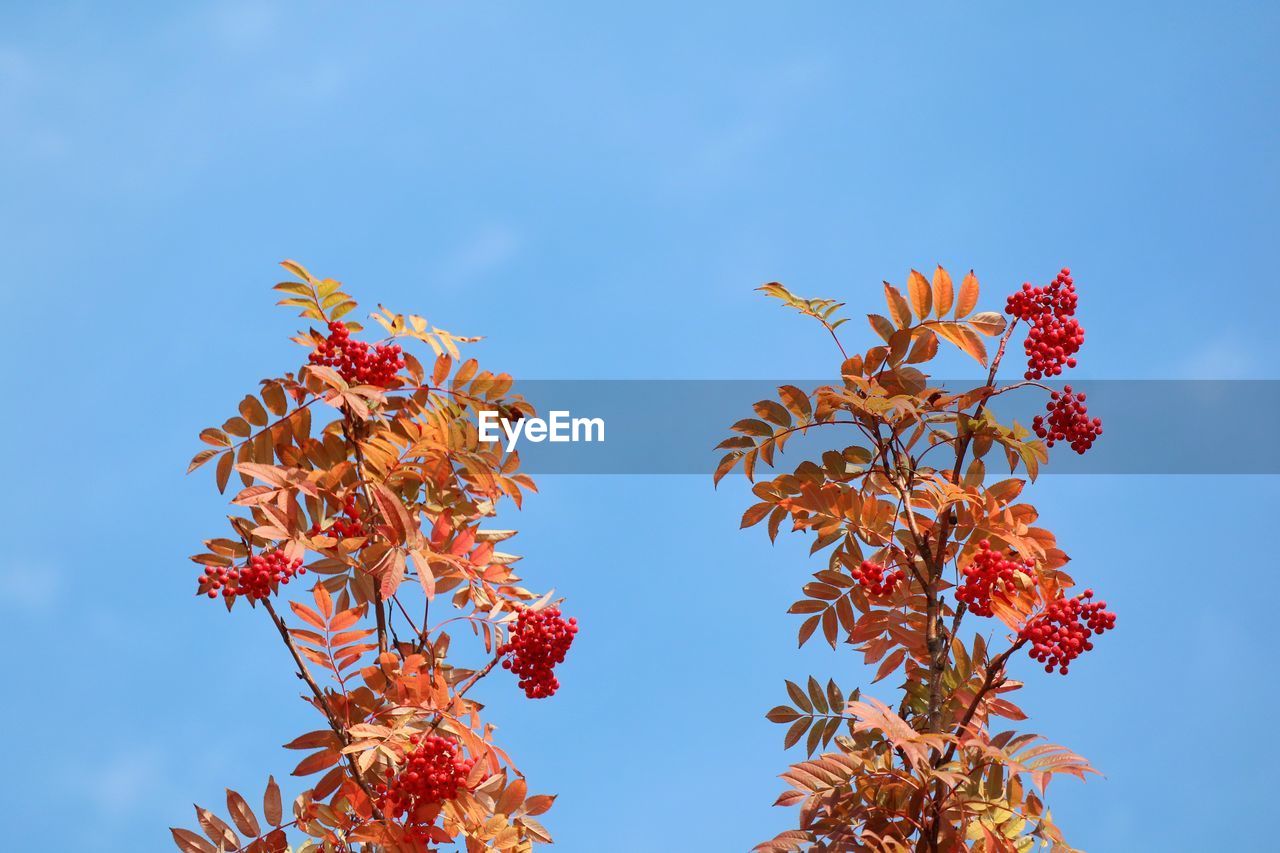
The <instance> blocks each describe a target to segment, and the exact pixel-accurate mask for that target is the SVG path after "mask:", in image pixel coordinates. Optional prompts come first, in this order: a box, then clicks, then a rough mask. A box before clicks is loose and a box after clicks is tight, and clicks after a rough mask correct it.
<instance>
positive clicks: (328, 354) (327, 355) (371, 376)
mask: <svg viewBox="0 0 1280 853" xmlns="http://www.w3.org/2000/svg"><path fill="white" fill-rule="evenodd" d="M311 363H312V364H319V365H323V366H325V367H332V368H333V369H334V370H336V371H338V373H339V374H340V375H341V376H342V378H343V379H345V380H347V381H348V382H350V383H351V384H352V385H378V386H380V387H382V388H387V387H390V386H391V385H392V384H393V383H394V382H395V380H396V374H397V373H398V372H399V370H400V368H402V367H404V358H403V357H402V356H401V355H400V347H399V345H392V346H385V345H383V344H378V345H377V346H374V347H370V346H369V345H368V344H366V343H364V342H363V341H353V340H351V332H350V331H348V330H347V324H346V323H343V322H342V321H341V320H334V321H333V322H332V323H330V324H329V337H328V338H326V339H324V340H322V341H321V342H320V343H318V344H317V345H316V348H315V351H314V352H312V353H311Z"/></svg>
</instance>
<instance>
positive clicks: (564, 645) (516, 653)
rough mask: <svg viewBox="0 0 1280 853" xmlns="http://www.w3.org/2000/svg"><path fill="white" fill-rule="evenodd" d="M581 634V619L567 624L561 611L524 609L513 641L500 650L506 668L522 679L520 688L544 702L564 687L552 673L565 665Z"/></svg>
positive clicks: (570, 620)
mask: <svg viewBox="0 0 1280 853" xmlns="http://www.w3.org/2000/svg"><path fill="white" fill-rule="evenodd" d="M577 633H578V620H577V619H574V618H570V619H569V620H568V621H567V622H566V621H565V620H564V619H562V618H561V616H560V608H558V607H548V608H547V609H545V610H521V611H520V615H519V616H517V617H516V624H515V627H514V628H513V629H512V630H511V641H510V642H509V643H506V644H504V645H503V646H502V647H501V648H500V649H498V654H500V655H508V657H504V658H503V659H502V668H503V669H509V670H511V671H512V672H514V673H515V674H516V676H518V677H519V679H520V689H521V690H523V691H524V695H525V696H528V697H529V698H530V699H544V698H546V697H548V696H551V695H552V694H554V693H555V692H556V690H558V689H559V687H560V682H559V681H557V680H556V676H555V673H554V672H553V671H552V670H553V669H554V668H555V665H556V664H558V663H563V662H564V656H565V654H567V653H568V651H569V646H570V645H572V644H573V636H574V634H577Z"/></svg>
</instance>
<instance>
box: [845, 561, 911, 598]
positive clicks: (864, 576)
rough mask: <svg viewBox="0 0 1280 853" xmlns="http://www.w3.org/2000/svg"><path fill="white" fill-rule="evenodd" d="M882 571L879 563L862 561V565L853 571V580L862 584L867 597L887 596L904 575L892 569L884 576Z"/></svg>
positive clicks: (898, 570)
mask: <svg viewBox="0 0 1280 853" xmlns="http://www.w3.org/2000/svg"><path fill="white" fill-rule="evenodd" d="M884 570H885V567H884V566H882V565H880V564H879V563H873V562H871V561H870V560H863V561H862V564H861V565H860V566H858V567H857V568H856V569H854V570H853V572H852V574H853V579H854V580H856V581H857V582H858V583H860V584H862V588H863V589H865V590H866V591H867V595H888V594H889V593H891V592H893V591H894V590H895V589H896V588H897V587H898V584H899V583H900V582H901V581H902V579H903V578H905V577H906V574H905V573H904V572H903V571H902V569H894V570H893V571H891V572H889V573H888V574H885V571H884Z"/></svg>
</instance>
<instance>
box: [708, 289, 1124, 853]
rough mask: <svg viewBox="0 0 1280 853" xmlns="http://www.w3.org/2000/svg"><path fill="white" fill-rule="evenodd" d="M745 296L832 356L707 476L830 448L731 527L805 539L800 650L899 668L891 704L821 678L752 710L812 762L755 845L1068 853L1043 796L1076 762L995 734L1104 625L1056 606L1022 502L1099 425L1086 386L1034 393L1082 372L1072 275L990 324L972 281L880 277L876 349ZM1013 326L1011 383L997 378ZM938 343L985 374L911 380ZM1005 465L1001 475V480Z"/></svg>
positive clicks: (784, 296) (1090, 598)
mask: <svg viewBox="0 0 1280 853" xmlns="http://www.w3.org/2000/svg"><path fill="white" fill-rule="evenodd" d="M761 289H762V290H763V291H764V292H765V293H766V294H768V295H770V296H773V297H775V298H778V299H780V300H781V301H782V302H783V303H785V304H786V305H787V306H789V307H791V308H793V309H796V310H798V311H800V312H801V313H803V314H805V315H807V316H809V317H812V318H814V319H816V320H817V321H818V322H819V323H820V324H821V325H822V326H823V327H824V328H825V330H826V333H828V334H829V335H830V336H831V338H832V339H833V340H834V341H835V344H836V346H837V347H838V348H839V349H840V353H841V356H842V359H843V361H842V364H841V367H840V379H839V381H838V382H836V383H833V384H830V385H824V386H821V387H818V388H815V389H813V390H811V391H805V390H801V389H800V388H797V387H795V386H792V385H784V386H782V387H780V388H779V389H778V395H777V399H772V400H762V401H760V402H758V403H756V404H755V415H756V416H755V417H751V418H746V419H743V420H740V421H738V422H737V423H736V424H734V426H733V431H734V433H735V435H734V436H733V437H731V438H728V439H726V440H725V441H724V442H722V444H721V445H720V447H721V448H723V449H724V450H726V451H727V453H726V454H725V455H724V457H723V459H722V460H721V462H720V465H719V467H718V469H717V471H716V480H717V482H718V481H719V480H720V479H721V478H722V477H724V476H725V475H726V474H727V473H729V471H731V470H733V469H735V468H737V467H739V466H741V468H742V469H743V470H744V471H745V473H746V474H747V475H748V477H749V478H751V479H752V480H753V481H755V480H756V479H757V475H758V474H759V472H760V470H761V469H762V467H773V466H774V465H775V463H776V462H777V459H776V457H777V455H778V454H780V453H781V451H782V450H783V448H784V446H785V445H786V444H787V442H788V441H789V440H790V439H791V438H792V437H794V436H795V435H797V434H801V433H808V432H810V431H817V430H821V431H822V432H821V434H822V435H830V436H832V437H833V438H834V437H835V436H841V438H842V439H843V440H833V441H831V442H829V443H824V444H825V446H827V447H829V448H830V449H827V450H826V451H825V452H823V453H822V454H821V459H820V461H818V460H806V461H803V462H800V463H799V464H798V465H797V466H795V467H794V468H793V469H791V470H790V472H789V473H782V474H779V475H778V476H776V477H774V478H773V479H769V480H763V479H761V480H759V481H758V482H755V484H754V487H753V492H754V494H755V496H756V498H757V502H756V503H755V504H754V505H752V506H751V507H750V508H749V509H747V511H746V513H745V515H744V516H743V519H742V526H743V527H748V526H751V525H755V524H759V523H761V522H764V523H765V524H766V526H767V528H768V532H769V536H770V538H771V539H772V538H775V537H776V536H777V535H778V533H779V532H780V531H781V530H782V528H783V525H784V524H786V525H788V526H789V528H790V529H791V530H794V531H800V532H803V533H805V534H807V535H808V536H810V537H812V540H813V541H812V548H811V552H810V553H811V554H814V555H818V554H821V555H822V568H821V569H820V570H819V571H817V572H816V573H814V575H813V579H812V580H811V581H810V582H809V583H807V584H805V586H804V590H803V591H804V595H803V597H802V598H801V599H800V600H799V601H796V602H795V603H794V604H792V605H791V608H790V612H792V613H796V614H800V615H801V616H802V617H803V620H802V622H801V623H800V628H799V640H800V643H801V645H803V644H804V643H805V642H807V641H809V640H810V639H811V638H812V637H814V636H818V635H820V636H821V637H822V638H823V639H824V640H826V642H828V643H829V644H830V645H831V647H832V648H836V647H837V645H838V644H845V645H847V646H851V647H852V648H853V649H854V650H856V651H857V652H860V653H861V660H862V661H863V662H864V663H865V664H869V665H872V666H875V668H876V669H875V676H874V681H880V680H882V679H886V678H889V677H891V676H894V677H896V678H898V679H900V689H899V691H898V693H897V694H896V696H895V697H894V704H892V705H891V704H888V703H887V702H886V701H881V700H879V699H875V698H872V697H871V696H867V695H864V694H863V693H862V690H861V689H854V690H853V691H851V692H846V691H845V690H844V689H842V688H841V687H839V686H838V685H837V684H836V682H835V681H834V680H828V681H827V682H826V683H825V684H823V683H822V682H821V681H819V680H818V679H817V678H815V677H813V676H810V677H809V678H808V680H807V682H804V683H803V684H800V683H795V682H791V681H788V682H787V683H786V687H787V692H788V696H789V701H788V704H785V705H779V706H777V707H775V708H774V709H773V710H771V711H770V712H769V713H768V715H767V716H768V719H770V720H772V721H773V722H775V723H781V724H785V725H787V727H788V728H787V731H786V736H785V739H784V744H785V746H786V747H787V748H790V747H792V746H795V745H797V744H799V743H800V742H801V741H803V742H804V747H805V751H806V753H807V759H806V760H804V761H801V762H798V763H796V764H794V765H792V766H791V767H790V768H789V769H788V770H787V772H785V773H784V774H782V778H783V780H785V781H786V783H787V785H788V789H787V790H786V791H785V792H784V793H783V794H782V795H781V796H780V797H779V798H778V800H777V804H778V805H783V806H798V807H799V825H798V827H797V828H796V829H794V830H789V831H786V832H783V833H781V834H779V835H778V836H777V837H776V838H774V839H772V840H770V841H766V842H764V843H762V844H760V845H758V846H757V847H756V850H758V851H762V853H782V851H801V850H817V851H829V853H837V852H838V851H862V850H867V851H887V853H894V851H917V852H918V853H919V852H920V851H962V850H965V851H983V853H1008V852H1009V851H1028V850H1032V849H1035V848H1039V847H1044V848H1049V849H1051V850H1053V851H1058V853H1067V851H1070V850H1071V849H1072V848H1070V847H1069V846H1068V845H1067V844H1066V842H1065V841H1064V839H1063V836H1062V834H1061V832H1060V830H1059V828H1058V827H1057V826H1056V825H1055V824H1054V822H1053V820H1052V818H1051V815H1050V812H1049V809H1048V808H1047V807H1046V805H1045V799H1044V797H1045V788H1046V787H1047V786H1048V784H1049V781H1050V779H1051V778H1052V777H1053V776H1055V775H1060V774H1066V775H1071V776H1077V777H1080V778H1084V775H1085V774H1086V773H1089V772H1092V770H1091V768H1090V766H1089V765H1088V763H1086V761H1085V760H1084V759H1083V758H1081V757H1080V756H1078V755H1075V754H1074V753H1072V752H1071V751H1069V750H1067V749H1065V748H1064V747H1061V746H1056V745H1054V744H1051V743H1047V742H1045V741H1044V740H1043V739H1042V738H1040V737H1039V736H1037V735H1034V734H1029V733H1018V732H1015V731H1008V730H999V729H998V728H997V726H998V725H999V723H1000V720H1001V719H1002V718H1003V719H1004V720H1013V721H1019V720H1023V719H1026V716H1025V714H1024V713H1023V712H1022V711H1021V710H1020V709H1019V708H1018V706H1017V705H1015V704H1014V702H1013V701H1012V695H1013V694H1014V693H1016V691H1017V690H1018V689H1019V688H1020V687H1021V686H1022V683H1021V682H1020V681H1018V680H1016V679H1017V675H1016V673H1017V671H1018V670H1019V669H1021V668H1023V667H1024V666H1025V664H1026V663H1030V664H1031V667H1032V668H1038V667H1041V666H1042V667H1043V668H1044V669H1045V670H1046V671H1049V672H1056V673H1060V674H1061V675H1067V674H1068V672H1069V668H1070V666H1073V665H1074V664H1075V661H1076V660H1077V658H1079V657H1081V656H1082V655H1085V654H1088V653H1089V652H1091V651H1092V650H1093V648H1094V640H1095V639H1097V637H1098V635H1100V634H1102V633H1104V632H1105V631H1108V630H1110V629H1111V628H1113V627H1114V626H1115V614H1114V613H1112V612H1110V611H1109V610H1107V609H1106V603H1105V602H1103V601H1101V600H1098V599H1096V598H1095V596H1094V592H1093V590H1085V591H1083V592H1081V593H1077V594H1073V593H1072V592H1070V590H1071V588H1072V587H1073V585H1074V582H1073V580H1072V578H1071V577H1070V576H1069V575H1068V574H1067V573H1066V571H1065V570H1064V567H1065V566H1066V564H1067V561H1068V558H1067V555H1066V554H1065V553H1064V552H1063V551H1062V550H1061V549H1060V548H1059V547H1058V544H1057V541H1056V539H1055V538H1054V535H1053V534H1052V533H1051V532H1049V531H1048V530H1046V529H1045V528H1043V527H1039V526H1036V522H1037V518H1038V514H1037V512H1036V509H1035V507H1033V506H1032V505H1031V504H1029V503H1025V502H1023V501H1021V500H1020V496H1021V494H1022V492H1023V490H1024V487H1025V486H1026V485H1027V482H1028V481H1029V480H1034V479H1035V478H1036V475H1037V474H1038V473H1039V471H1040V468H1041V466H1042V465H1044V464H1045V463H1046V462H1047V461H1048V458H1049V455H1048V447H1050V446H1053V445H1054V444H1055V443H1057V442H1062V443H1064V444H1066V445H1068V446H1070V447H1071V448H1072V449H1073V450H1075V451H1076V452H1078V453H1084V452H1086V451H1087V450H1088V449H1089V448H1090V447H1091V446H1092V444H1093V442H1094V441H1095V440H1096V439H1097V438H1098V437H1099V435H1101V432H1102V423H1101V421H1100V420H1099V419H1097V418H1090V417H1089V416H1088V414H1087V410H1086V401H1085V395H1084V394H1083V393H1079V392H1074V391H1072V390H1071V389H1070V388H1069V387H1068V388H1065V389H1063V390H1062V391H1057V390H1052V389H1050V388H1048V387H1047V386H1046V385H1044V384H1043V379H1044V378H1045V377H1047V376H1057V375H1060V374H1061V373H1062V372H1063V371H1064V369H1070V368H1072V367H1075V366H1076V355H1077V353H1078V351H1079V349H1080V346H1081V345H1082V344H1083V342H1084V329H1083V328H1081V327H1080V325H1079V323H1078V321H1077V320H1076V319H1075V316H1074V315H1075V310H1076V305H1077V296H1076V293H1075V287H1074V281H1073V280H1072V277H1071V274H1070V271H1069V270H1065V269H1064V270H1062V272H1061V273H1059V274H1058V275H1057V276H1056V277H1055V279H1054V280H1053V281H1052V282H1051V283H1050V284H1048V285H1045V286H1042V287H1033V286H1031V285H1030V284H1028V285H1025V286H1024V287H1023V288H1022V289H1021V290H1019V291H1017V292H1015V293H1014V294H1013V295H1012V296H1010V297H1009V299H1008V300H1007V301H1006V313H1007V314H1008V315H1009V318H1010V319H1009V320H1008V321H1006V319H1005V317H1004V316H1003V315H1001V314H1000V313H996V312H980V313H974V310H975V308H976V307H977V303H978V296H979V288H978V280H977V278H976V277H975V276H974V275H973V274H972V273H969V274H968V275H967V276H965V278H964V279H963V281H962V282H961V283H960V285H959V287H958V288H956V287H955V286H954V285H953V282H952V279H951V276H950V275H949V274H948V273H947V272H946V271H945V270H943V269H942V268H940V267H939V268H938V269H937V271H936V272H935V273H934V274H933V277H932V280H930V279H927V278H925V277H924V276H923V275H921V274H920V273H918V272H915V271H914V270H913V271H912V272H911V274H910V276H909V277H908V281H907V288H906V293H905V294H904V293H903V292H902V291H901V290H899V289H898V288H896V287H894V286H892V285H890V284H888V283H885V285H884V293H885V298H886V302H887V311H886V314H887V316H886V315H881V314H870V315H868V316H869V320H870V324H871V328H872V330H873V331H874V332H875V334H876V335H878V336H879V338H880V339H881V341H880V342H879V343H877V344H876V345H875V346H872V347H871V348H869V349H868V350H866V351H865V352H863V353H856V354H854V355H849V354H848V353H847V352H846V350H845V347H844V343H843V341H842V340H841V337H840V333H839V331H838V330H839V328H840V326H841V325H842V324H843V323H844V322H845V320H844V319H840V318H838V317H837V316H836V315H837V312H838V311H839V309H840V308H841V307H842V306H841V304H840V303H837V302H834V301H832V300H829V299H802V298H800V297H797V296H795V295H793V294H792V293H790V292H789V291H788V290H787V289H786V288H784V287H783V286H782V285H780V284H776V283H773V284H768V285H765V286H764V287H763V288H761ZM1020 327H1022V328H1025V329H1026V330H1027V335H1026V338H1025V344H1024V348H1023V354H1024V355H1025V357H1026V363H1025V367H1024V368H1023V369H1022V370H1019V371H1018V372H1019V373H1020V374H1021V376H1022V378H1021V379H1019V380H1016V381H1013V382H1011V383H1008V384H997V373H998V371H999V368H1000V366H1001V363H1002V361H1004V359H1005V357H1006V349H1007V347H1008V344H1009V342H1010V340H1011V338H1012V337H1013V335H1014V334H1015V333H1016V332H1017V330H1018V329H1019V328H1020ZM988 338H990V339H994V341H995V352H994V355H991V356H990V357H989V356H988V348H987V343H986V340H985V339H988ZM940 341H942V342H946V343H948V344H950V345H953V346H955V347H958V348H959V349H960V350H961V351H963V352H964V353H967V354H968V355H969V356H971V357H972V358H974V359H975V360H976V361H978V363H979V364H981V365H982V366H983V367H984V368H986V370H987V376H986V380H985V381H984V382H981V383H974V384H973V386H972V387H964V388H958V389H957V388H944V387H941V386H940V385H937V384H934V383H933V382H932V381H931V379H930V376H929V375H928V374H927V373H925V372H924V370H923V368H924V367H925V366H927V365H928V363H929V362H930V361H932V360H933V359H934V357H935V356H936V355H937V353H938V349H939V342H940ZM1036 391H1046V392H1049V400H1048V402H1047V405H1046V408H1047V410H1048V415H1047V417H1046V416H1039V417H1037V418H1036V419H1035V421H1034V423H1033V424H1032V425H1031V427H1030V428H1028V427H1027V426H1024V425H1022V424H1019V423H1017V422H1010V423H1007V424H1006V423H1002V422H1001V421H1000V420H999V419H998V418H997V417H996V415H995V413H994V412H993V410H992V407H991V406H990V405H989V403H990V401H991V400H992V399H993V398H995V397H997V396H998V395H1001V394H1005V393H1010V392H1022V393H1034V392H1036ZM850 437H851V438H850ZM989 467H990V469H991V470H990V472H989V471H988V468H989ZM1000 468H1005V469H1006V470H1007V471H1008V472H1009V473H1010V474H1011V475H1015V476H1010V477H1007V478H1005V479H1000V478H999V477H998V476H997V473H996V472H997V471H998V469H1000ZM1019 473H1021V475H1022V476H1016V475H1018V474H1019ZM966 617H969V618H968V619H967V620H966ZM974 620H979V621H977V623H976V624H974ZM1020 652H1021V653H1022V655H1023V656H1025V657H1017V656H1018V655H1019V653H1020ZM1027 659H1029V660H1027ZM1020 662H1021V663H1020ZM895 706H896V707H895Z"/></svg>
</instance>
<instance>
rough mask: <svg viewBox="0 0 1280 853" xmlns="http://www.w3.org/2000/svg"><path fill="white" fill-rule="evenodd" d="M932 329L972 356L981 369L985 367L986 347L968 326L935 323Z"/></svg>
mask: <svg viewBox="0 0 1280 853" xmlns="http://www.w3.org/2000/svg"><path fill="white" fill-rule="evenodd" d="M961 295H962V296H963V291H961ZM933 329H934V330H935V331H936V332H937V333H938V334H939V335H941V336H942V337H944V338H946V339H947V340H949V341H951V343H953V344H955V345H956V346H958V347H959V348H960V349H962V350H964V352H966V353H968V354H969V355H971V356H973V358H974V359H975V360H976V361H977V362H978V363H979V364H981V365H982V366H983V367H986V366H987V346H986V344H984V343H983V342H982V338H980V337H978V333H977V332H975V331H974V330H973V329H970V328H969V327H968V326H962V325H960V324H959V323H948V322H945V321H944V322H940V323H935V324H934V325H933Z"/></svg>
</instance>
